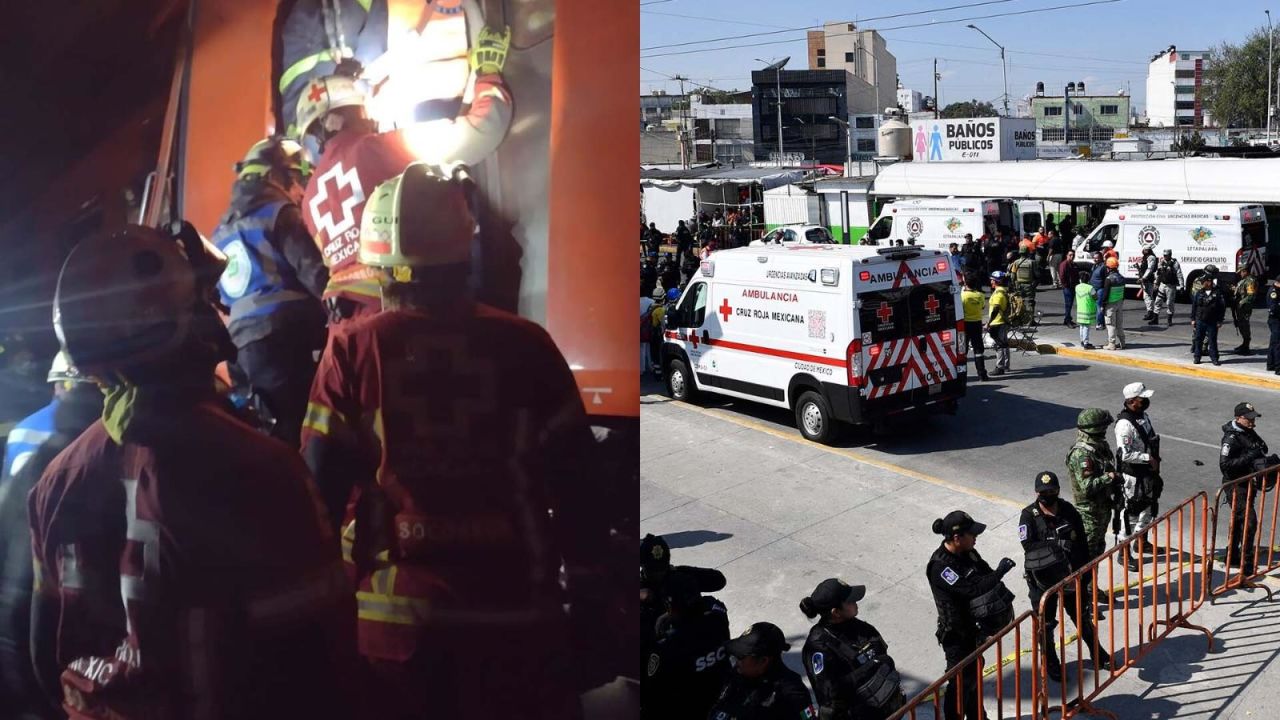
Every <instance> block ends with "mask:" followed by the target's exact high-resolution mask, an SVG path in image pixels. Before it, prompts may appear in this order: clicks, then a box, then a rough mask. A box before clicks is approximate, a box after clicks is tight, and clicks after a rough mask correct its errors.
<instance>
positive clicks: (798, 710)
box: [706, 622, 818, 720]
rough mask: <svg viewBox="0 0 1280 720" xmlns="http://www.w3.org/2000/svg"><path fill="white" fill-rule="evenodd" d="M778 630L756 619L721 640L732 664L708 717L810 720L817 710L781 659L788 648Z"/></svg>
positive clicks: (801, 684)
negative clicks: (731, 670) (729, 638)
mask: <svg viewBox="0 0 1280 720" xmlns="http://www.w3.org/2000/svg"><path fill="white" fill-rule="evenodd" d="M790 648H791V646H790V645H788V644H787V639H786V637H785V636H784V635H783V634H782V629H781V628H779V627H778V626H777V625H774V624H773V623H770V622H758V623H755V624H754V625H752V626H751V627H749V628H747V631H746V632H744V633H742V635H739V636H738V637H736V638H734V639H732V640H730V641H729V642H727V643H725V646H724V649H725V651H726V652H728V653H729V656H730V657H732V658H733V659H734V660H735V661H736V663H735V665H734V671H735V672H733V673H732V674H731V675H730V678H729V682H727V683H725V686H724V688H723V689H722V690H721V691H720V697H719V698H717V699H716V702H715V704H714V705H712V706H711V712H709V713H708V714H707V716H706V717H708V718H718V719H719V720H812V719H814V718H817V717H818V709H817V707H815V706H814V704H813V700H812V699H811V698H810V697H809V689H808V688H806V687H805V686H804V683H803V682H802V681H801V680H800V676H799V675H798V674H796V673H795V672H794V671H792V670H791V668H788V667H787V666H786V665H784V664H783V662H782V651H784V650H789V649H790Z"/></svg>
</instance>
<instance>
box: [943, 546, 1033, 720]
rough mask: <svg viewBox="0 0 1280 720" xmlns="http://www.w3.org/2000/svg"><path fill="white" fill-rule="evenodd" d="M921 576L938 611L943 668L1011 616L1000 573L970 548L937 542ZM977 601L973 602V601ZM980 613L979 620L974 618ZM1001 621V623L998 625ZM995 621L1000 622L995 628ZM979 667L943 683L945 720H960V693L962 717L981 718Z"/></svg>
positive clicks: (951, 665) (1009, 596) (974, 647)
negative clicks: (953, 549) (961, 549)
mask: <svg viewBox="0 0 1280 720" xmlns="http://www.w3.org/2000/svg"><path fill="white" fill-rule="evenodd" d="M925 572H926V573H927V575H928V578H929V589H930V590H931V591H932V592H933V603H934V605H935V606H937V609H938V632H937V637H938V642H939V643H940V644H941V645H942V650H943V652H944V653H945V654H946V658H947V669H948V670H950V669H951V668H954V667H955V666H956V665H958V664H959V663H960V661H961V660H963V659H964V658H965V657H967V656H968V655H969V654H970V653H972V652H973V651H974V650H977V649H978V645H979V643H980V642H981V641H982V640H983V639H984V638H985V637H987V636H988V635H990V634H991V633H992V632H994V631H995V630H997V629H999V628H1000V627H1002V626H1003V625H1005V624H1007V622H1008V620H1011V619H1012V617H1013V608H1012V605H1011V604H1010V602H1011V601H1012V599H1013V594H1012V593H1010V592H1009V590H1008V589H1007V588H1005V587H1004V585H1003V583H1001V582H1000V575H998V574H997V573H996V571H995V570H992V569H991V566H990V565H988V564H987V561H986V560H983V559H982V556H981V555H979V554H978V551H977V550H971V551H969V552H967V553H964V554H963V555H956V554H954V553H952V552H951V551H950V550H947V546H946V544H945V543H944V544H941V545H939V546H938V549H937V550H935V551H934V553H933V556H932V557H930V558H929V565H928V567H927V568H926V570H925ZM975 601H976V602H975ZM979 613H981V614H982V617H978V614H979ZM1001 620H1004V622H1001ZM997 623H998V624H997ZM977 672H978V668H977V665H975V664H973V663H970V664H969V665H966V666H965V668H964V670H963V671H962V672H961V673H960V676H959V685H960V686H961V687H959V688H958V687H957V682H956V679H955V678H953V679H952V680H951V682H949V683H947V691H946V696H945V698H944V701H943V713H944V714H945V717H946V718H947V720H952V719H953V718H958V717H959V715H958V713H957V711H956V692H957V691H959V692H961V693H962V697H963V704H964V715H965V717H967V718H970V719H971V720H977V718H979V711H978V678H977V674H976V673H977Z"/></svg>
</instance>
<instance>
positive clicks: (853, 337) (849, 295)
mask: <svg viewBox="0 0 1280 720" xmlns="http://www.w3.org/2000/svg"><path fill="white" fill-rule="evenodd" d="M962 318H963V312H962V308H961V305H960V288H959V285H958V283H957V280H956V276H955V271H954V270H953V269H952V266H951V260H950V258H949V257H948V256H947V255H946V254H945V253H943V252H941V251H937V250H927V249H923V248H917V247H884V248H875V247H868V246H849V245H807V244H797V245H793V246H790V247H763V248H751V247H746V248H738V249H736V250H726V251H722V252H717V253H713V254H712V255H711V256H710V257H709V258H708V259H707V260H705V261H703V262H702V265H701V267H700V268H699V271H698V273H697V274H695V275H694V277H693V278H692V279H691V280H690V282H689V286H688V287H687V288H685V291H684V295H683V296H682V297H681V298H680V301H679V303H678V304H677V305H676V307H675V308H674V309H673V310H672V311H670V312H668V313H667V316H666V323H667V327H666V332H665V341H664V343H663V350H662V363H663V371H664V375H665V377H666V379H667V389H668V390H669V391H670V393H671V396H672V397H674V398H676V399H679V400H690V399H692V398H694V397H695V396H696V394H697V393H698V392H699V391H704V392H709V393H718V394H721V395H728V396H730V397H735V398H741V399H744V400H753V401H755V402H760V403H764V404H766V405H772V406H775V407H781V408H788V409H790V410H792V411H793V412H794V413H795V417H796V425H797V426H798V427H799V428H800V432H801V433H802V434H803V435H804V436H805V437H806V438H808V439H810V440H815V441H818V442H830V441H832V440H833V439H834V437H835V436H836V431H837V430H838V426H839V425H840V424H842V423H857V424H863V423H873V422H876V421H878V420H882V419H884V418H886V417H887V416H889V415H893V414H895V413H900V412H905V411H908V410H921V409H926V408H928V409H931V410H942V411H946V412H954V411H955V408H956V405H957V401H958V399H959V398H960V397H961V396H963V395H964V393H965V354H964V352H965V350H964V321H963V319H962Z"/></svg>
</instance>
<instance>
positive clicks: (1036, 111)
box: [1031, 93, 1130, 144]
mask: <svg viewBox="0 0 1280 720" xmlns="http://www.w3.org/2000/svg"><path fill="white" fill-rule="evenodd" d="M1129 101H1130V99H1129V96H1127V95H1083V94H1080V95H1077V94H1071V95H1069V96H1066V95H1044V94H1040V93H1037V94H1036V95H1035V96H1034V97H1032V98H1031V117H1033V118H1035V121H1036V130H1037V131H1038V135H1039V137H1038V139H1039V141H1040V142H1041V143H1050V144H1052V143H1067V142H1071V143H1094V142H1110V141H1111V140H1112V139H1113V138H1114V137H1115V136H1116V135H1121V136H1123V135H1124V134H1125V133H1126V132H1127V131H1128V129H1129V117H1130V113H1129V104H1130V102H1129Z"/></svg>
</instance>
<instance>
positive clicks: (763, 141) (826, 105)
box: [751, 70, 865, 164]
mask: <svg viewBox="0 0 1280 720" xmlns="http://www.w3.org/2000/svg"><path fill="white" fill-rule="evenodd" d="M779 82H780V83H781V90H782V147H781V150H782V153H783V154H784V155H785V156H786V157H785V158H784V160H785V161H786V162H789V163H795V162H796V161H797V160H810V161H812V160H815V159H816V161H817V162H819V163H833V164H839V163H842V162H844V160H845V156H846V147H847V146H846V144H845V141H846V138H847V135H845V131H844V126H842V125H841V124H840V123H839V122H837V121H835V120H832V119H831V118H832V117H836V118H849V117H850V115H851V114H852V111H851V109H850V107H849V97H850V94H851V91H852V90H854V89H856V87H857V86H856V85H855V84H854V83H855V82H857V81H856V79H855V78H854V77H853V75H852V74H851V73H849V72H846V71H844V70H782V71H776V70H756V71H755V72H752V73H751V85H752V87H751V125H752V133H751V135H752V139H753V144H754V155H755V157H756V159H757V160H767V159H769V158H771V157H774V156H775V154H776V153H778V152H779V143H778V87H779ZM863 84H864V85H865V83H863Z"/></svg>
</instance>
